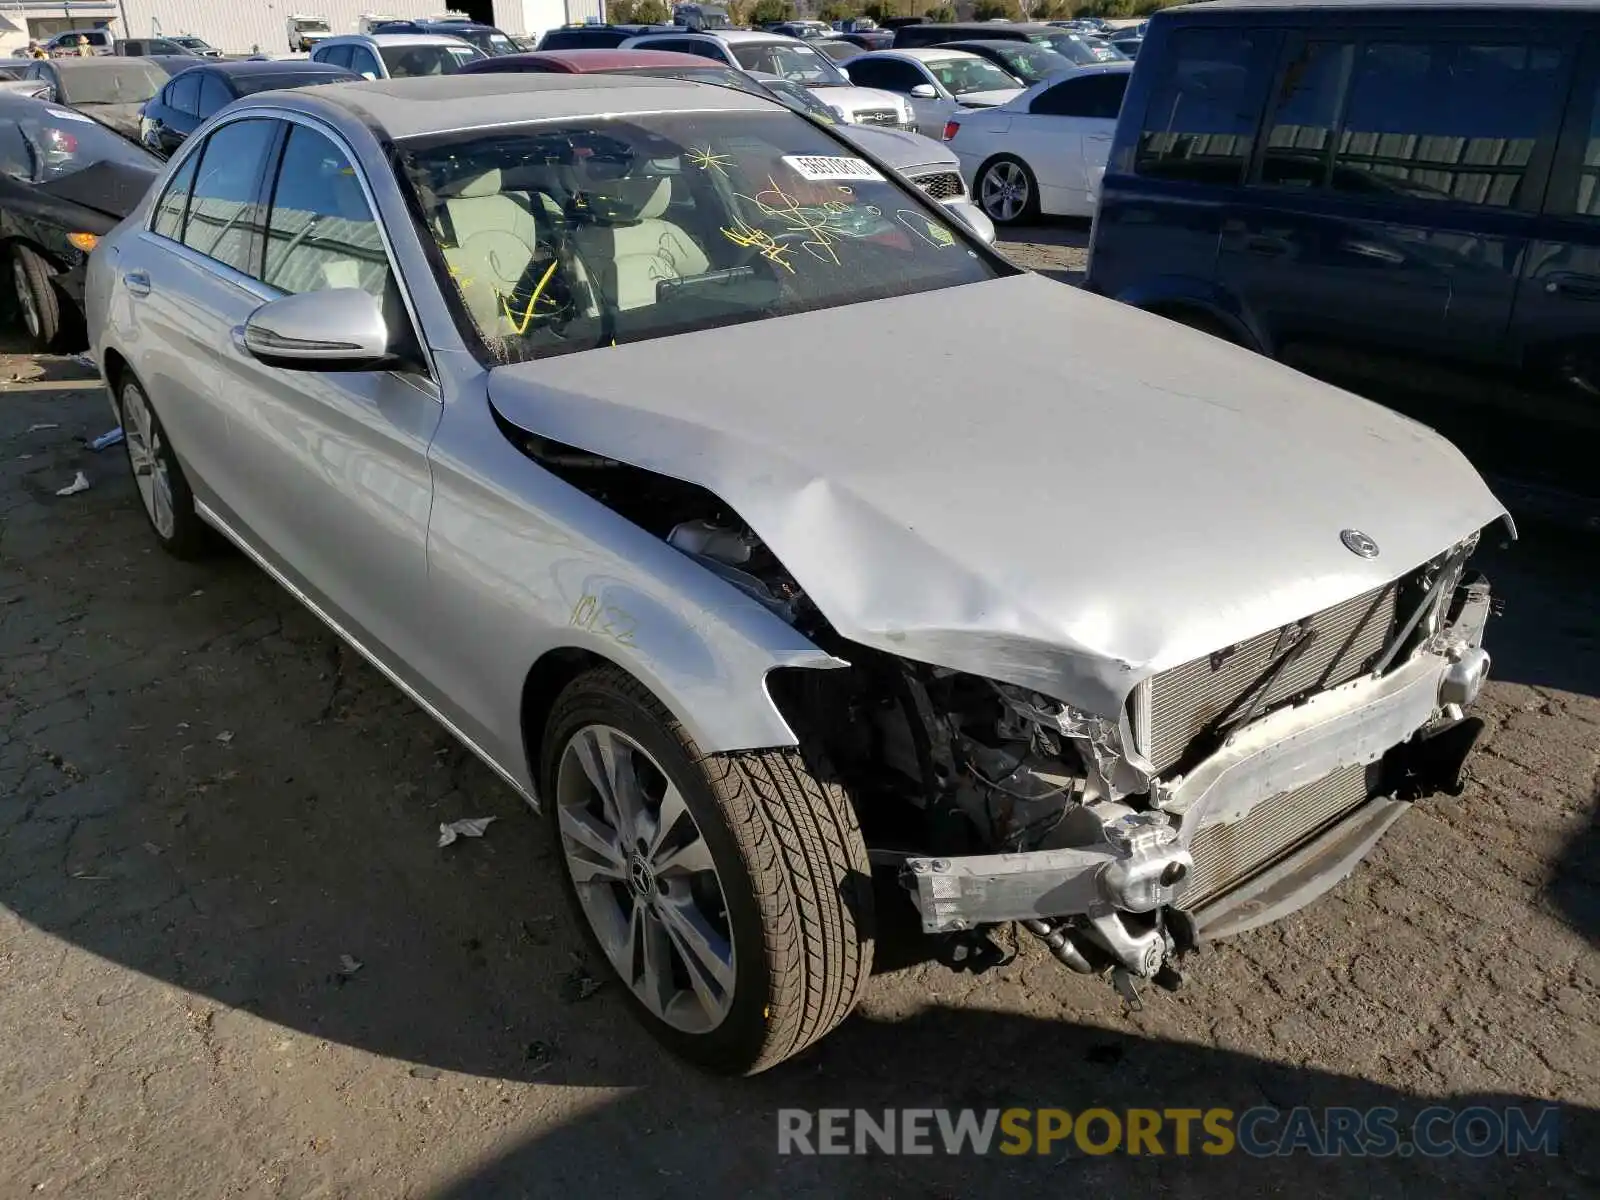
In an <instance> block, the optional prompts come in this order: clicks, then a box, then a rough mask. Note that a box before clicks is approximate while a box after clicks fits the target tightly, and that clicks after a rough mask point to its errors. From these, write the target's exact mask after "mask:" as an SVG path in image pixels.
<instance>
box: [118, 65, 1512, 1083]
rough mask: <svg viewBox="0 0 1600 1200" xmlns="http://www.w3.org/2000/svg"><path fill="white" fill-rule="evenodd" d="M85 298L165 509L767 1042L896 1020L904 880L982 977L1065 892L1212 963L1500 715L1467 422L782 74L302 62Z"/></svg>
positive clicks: (1486, 521) (679, 1045) (1079, 945)
mask: <svg viewBox="0 0 1600 1200" xmlns="http://www.w3.org/2000/svg"><path fill="white" fill-rule="evenodd" d="M87 293H88V295H87V311H88V317H89V323H90V327H91V335H92V341H93V346H94V353H95V355H96V356H97V358H98V361H99V363H100V366H101V369H102V370H103V372H104V376H105V380H106V383H107V385H108V387H109V388H110V391H111V395H112V397H113V400H114V403H115V406H116V409H117V413H118V416H119V418H120V419H121V421H122V423H123V425H124V427H125V428H126V430H127V449H128V460H129V463H130V465H131V467H132V470H133V474H134V476H135V478H136V480H137V483H138V488H139V494H140V496H141V497H142V499H143V502H144V507H145V509H146V512H147V513H148V515H149V518H150V524H151V526H152V527H153V529H154V531H155V536H156V537H157V539H158V540H159V541H160V542H161V544H162V545H163V546H165V547H166V548H167V549H168V550H170V551H171V552H172V553H173V554H175V555H178V556H180V557H191V556H197V555H200V554H203V553H205V552H206V551H207V550H208V549H210V548H211V546H212V544H213V541H214V537H213V535H214V534H215V533H216V532H218V531H220V533H222V534H223V535H225V536H226V538H227V539H229V540H231V541H232V542H233V543H235V544H236V545H237V546H239V547H240V548H241V549H242V550H243V551H244V552H245V553H247V554H248V555H250V556H251V557H252V558H254V559H255V560H256V561H257V562H259V563H260V564H261V566H262V567H263V568H264V569H265V570H266V571H267V572H268V573H269V574H271V575H272V576H273V577H274V578H276V579H277V580H278V581H279V582H280V583H282V584H283V585H284V586H285V587H287V588H288V589H289V590H290V591H291V592H292V593H293V594H294V595H295V596H296V597H297V598H298V599H300V600H301V601H302V602H303V603H304V604H306V605H307V606H308V607H309V608H310V609H311V610H312V611H313V612H315V613H316V614H317V615H318V616H319V617H321V618H322V619H323V620H324V621H326V622H327V623H328V624H329V626H331V627H332V628H333V629H334V630H336V631H337V632H338V633H339V634H340V635H342V636H343V637H345V638H346V639H348V640H349V641H350V642H351V643H352V644H353V645H354V646H355V647H356V648H357V649H358V650H360V651H361V652H362V653H363V654H364V655H366V656H367V657H368V658H369V659H370V660H371V661H372V662H373V663H374V664H375V665H376V666H377V667H378V669H379V670H381V671H382V672H383V673H384V674H385V675H387V676H388V677H389V678H391V679H392V680H393V681H394V682H395V683H396V684H397V685H398V686H399V687H401V688H403V689H404V690H405V691H406V692H407V693H408V694H410V695H411V696H412V697H413V698H414V699H415V700H416V701H417V702H418V703H419V704H420V705H422V706H423V707H424V708H425V709H427V710H428V711H429V712H430V713H431V714H432V715H433V716H434V717H436V718H437V719H438V720H439V721H440V722H441V723H443V724H444V725H445V726H446V727H447V728H448V729H449V730H450V731H451V732H452V733H454V734H455V735H456V736H457V737H459V738H460V739H461V741H462V742H463V743H465V744H466V745H467V746H468V747H469V748H470V749H472V750H473V751H474V752H476V753H477V754H478V755H479V756H481V757H482V758H483V759H484V761H485V762H487V763H488V764H489V765H490V766H491V767H493V768H494V769H495V770H496V771H497V772H499V774H500V775H501V776H503V777H504V778H505V780H506V782H507V783H508V784H509V785H510V786H511V787H513V788H515V789H516V790H517V791H518V792H520V793H521V794H522V795H523V796H524V797H526V798H527V799H528V801H529V802H530V803H532V802H535V801H537V802H538V804H539V805H540V806H542V811H543V813H544V815H545V817H546V818H547V820H548V822H549V827H550V830H551V835H552V837H553V838H554V839H555V840H556V842H557V843H558V844H559V846H560V848H561V850H562V854H561V862H562V863H563V864H564V867H563V871H564V879H565V884H566V885H567V887H568V889H569V891H570V893H571V896H572V899H573V901H574V904H575V907H576V910H577V912H578V913H579V914H581V919H582V921H583V924H584V926H585V928H586V930H587V933H588V935H589V936H591V937H592V940H593V943H594V946H595V947H596V950H597V952H598V953H600V954H602V955H603V956H604V958H605V959H606V961H607V962H609V964H610V966H611V968H612V969H613V970H614V971H615V972H616V974H617V976H618V977H619V978H620V980H621V981H622V984H623V985H624V988H623V991H624V992H625V994H626V995H627V996H628V998H629V1002H630V1003H631V1004H632V1006H633V1007H634V1008H635V1009H636V1010H637V1012H638V1014H639V1016H640V1018H641V1019H642V1020H643V1022H644V1023H645V1024H646V1025H647V1026H649V1027H650V1028H651V1029H652V1030H653V1031H654V1032H655V1033H656V1034H657V1035H658V1036H659V1037H660V1038H662V1039H663V1040H664V1041H665V1042H666V1043H667V1044H668V1045H670V1046H672V1047H673V1048H674V1049H676V1050H678V1051H679V1052H681V1053H683V1054H685V1055H687V1056H689V1057H691V1058H692V1059H694V1060H696V1061H698V1062H701V1063H704V1064H707V1065H709V1066H713V1067H715V1068H717V1069H721V1070H727V1071H743V1072H750V1071H756V1070H760V1069H762V1068H764V1067H767V1066H770V1065H772V1064H773V1063H776V1062H778V1061H780V1060H782V1059H784V1058H786V1057H788V1056H790V1055H793V1054H795V1053H797V1052H798V1051H800V1050H802V1049H803V1048H805V1047H806V1046H807V1045H809V1044H810V1043H812V1042H814V1041H815V1040H816V1039H818V1038H820V1037H821V1036H822V1035H824V1034H825V1033H827V1032H828V1030H830V1029H831V1028H833V1027H834V1026H835V1025H836V1024H837V1023H838V1022H839V1021H841V1020H843V1019H844V1017H845V1015H846V1014H847V1013H848V1012H849V1011H850V1009H851V1006H852V1005H853V1004H854V1003H855V1001H856V999H857V997H858V996H859V995H860V994H861V991H862V989H863V987H864V986H865V983H866V980H867V978H868V975H869V973H870V969H871V964H872V953H873V932H872V931H873V927H874V905H875V903H880V902H883V901H884V899H885V896H887V899H888V900H889V901H895V893H894V892H893V891H892V890H890V891H887V892H886V893H884V892H882V889H879V890H875V889H874V888H873V886H872V882H873V881H872V873H873V870H874V868H875V867H877V868H881V869H882V871H883V879H884V880H886V881H887V882H888V884H889V887H890V888H891V889H892V888H893V886H894V883H895V881H896V880H898V882H899V884H900V885H901V888H902V892H901V895H902V896H903V899H900V900H898V901H895V902H899V903H908V904H911V905H914V906H915V908H916V910H917V911H918V912H919V913H920V917H921V921H922V925H923V928H924V929H925V930H926V931H928V933H929V934H931V935H937V937H938V939H939V942H938V944H939V945H940V946H941V947H942V949H943V951H944V952H945V953H946V954H947V956H948V958H949V960H950V961H952V962H960V963H962V964H963V965H964V966H969V967H970V966H973V965H981V964H983V963H985V962H987V961H988V956H987V954H986V951H987V949H989V948H990V947H989V945H988V944H987V943H986V941H985V939H986V930H988V929H990V928H992V927H994V926H995V925H997V924H1000V923H1004V922H1011V921H1018V922H1021V923H1022V924H1023V926H1024V927H1025V928H1026V929H1027V930H1028V931H1029V932H1030V933H1032V934H1034V935H1037V936H1038V937H1039V938H1041V939H1042V940H1043V941H1044V942H1045V944H1046V945H1048V947H1049V948H1050V951H1051V952H1052V953H1053V954H1054V955H1055V957H1056V958H1057V959H1059V960H1060V961H1061V962H1062V963H1063V964H1065V965H1066V966H1068V967H1070V968H1071V969H1074V970H1078V971H1084V972H1097V973H1104V974H1108V975H1110V976H1111V977H1112V978H1113V980H1114V981H1115V982H1116V983H1117V984H1118V985H1119V986H1120V987H1121V989H1122V990H1123V991H1124V992H1125V993H1127V992H1129V991H1130V990H1131V989H1133V988H1134V987H1135V986H1136V985H1137V982H1138V981H1140V980H1154V981H1155V982H1157V983H1160V984H1165V985H1168V986H1172V985H1175V984H1176V982H1177V979H1178V975H1177V972H1176V970H1175V968H1174V966H1173V962H1174V960H1175V959H1177V958H1178V957H1179V956H1181V955H1182V954H1183V953H1185V952H1186V951H1188V950H1190V949H1192V948H1194V947H1195V946H1196V945H1197V944H1199V943H1200V942H1201V941H1202V940H1204V939H1206V938H1211V937H1217V936H1222V935H1224V934H1228V933H1232V932H1237V931H1238V930H1241V929H1246V928H1249V927H1250V926H1252V925H1255V924H1259V923H1261V922H1263V921H1267V920H1271V919H1274V918H1276V917H1278V916H1281V915H1283V914H1285V913H1287V912H1291V911H1293V910H1294V909H1295V908H1297V907H1299V906H1301V905H1303V904H1305V903H1307V902H1308V901H1309V900H1310V899H1312V898H1313V897H1315V896H1317V895H1318V894H1320V893H1321V892H1323V891H1326V890H1327V889H1328V888H1329V887H1331V886H1332V885H1333V884H1334V883H1336V882H1337V881H1338V880H1339V879H1341V878H1343V877H1344V876H1345V875H1346V874H1348V872H1349V871H1350V870H1351V869H1352V867H1353V866H1354V865H1355V863H1356V862H1357V861H1358V860H1359V859H1360V858H1361V857H1362V855H1364V854H1365V853H1366V852H1367V851H1368V850H1369V849H1370V848H1371V847H1372V846H1373V844H1374V843H1375V842H1376V841H1377V840H1378V838H1379V837H1380V836H1381V834H1382V833H1383V831H1384V830H1385V829H1387V828H1388V826H1389V825H1390V824H1391V823H1392V822H1393V821H1394V820H1395V819H1396V818H1397V817H1398V816H1399V815H1400V814H1401V813H1402V812H1404V811H1405V809H1406V807H1407V805H1408V804H1409V803H1410V802H1411V801H1413V800H1415V799H1418V798H1420V797H1422V796H1425V795H1426V794H1428V793H1429V792H1431V791H1435V790H1438V789H1441V788H1450V787H1453V786H1455V785H1456V783H1457V780H1458V778H1459V773H1460V769H1461V764H1462V762H1463V760H1464V759H1465V757H1466V754H1467V752H1468V751H1469V750H1470V748H1471V745H1472V742H1473V740H1474V738H1475V735H1476V734H1475V730H1476V726H1475V722H1474V721H1473V719H1472V718H1470V717H1468V716H1467V715H1466V712H1465V710H1466V708H1467V707H1468V706H1469V705H1470V704H1471V703H1472V701H1473V700H1474V698H1475V697H1476V695H1477V693H1478V690H1479V688H1480V686H1481V685H1482V682H1483V679H1484V676H1485V673H1486V671H1487V669H1488V658H1487V656H1486V655H1485V654H1484V652H1483V650H1482V648H1481V645H1480V643H1481V640H1482V633H1483V627H1484V624H1485V622H1486V620H1487V617H1488V613H1489V603H1490V601H1489V592H1488V587H1487V584H1486V583H1485V582H1484V581H1483V580H1482V579H1481V578H1480V577H1479V576H1478V575H1476V574H1475V573H1473V572H1471V571H1470V570H1469V568H1468V563H1467V559H1468V556H1469V554H1470V553H1471V551H1472V550H1473V548H1474V546H1475V544H1476V542H1477V540H1478V538H1479V536H1480V534H1481V533H1482V531H1484V530H1485V529H1486V528H1489V527H1492V526H1494V525H1496V524H1497V523H1499V522H1501V521H1505V522H1506V523H1507V525H1509V518H1507V517H1506V514H1505V512H1504V510H1503V509H1502V507H1501V506H1500V504H1499V503H1498V502H1497V501H1496V499H1495V498H1494V496H1493V495H1492V494H1491V493H1490V492H1489V490H1488V489H1487V488H1486V487H1485V485H1484V483H1483V482H1482V480H1481V479H1480V478H1479V477H1478V475H1477V474H1476V473H1475V472H1474V471H1473V469H1472V468H1471V467H1470V466H1469V465H1468V464H1467V462H1466V461H1465V460H1464V459H1463V458H1462V457H1461V455H1460V454H1459V453H1457V452H1456V451H1455V450H1454V449H1453V448H1452V447H1451V446H1449V445H1448V444H1447V443H1445V442H1444V441H1442V440H1441V439H1440V438H1439V437H1437V436H1436V435H1434V434H1433V433H1431V432H1430V431H1429V430H1427V429H1425V428H1423V427H1421V426H1419V425H1416V424H1414V423H1412V422H1410V421H1407V420H1405V419H1403V418H1401V417H1398V416H1396V415H1394V414H1392V413H1390V412H1388V411H1387V410H1385V409H1382V408H1379V407H1377V406H1375V405H1372V404H1369V403H1366V402H1364V401H1361V400H1358V399H1356V398H1354V397H1351V396H1349V395H1346V394H1345V393H1342V392H1339V391H1336V390H1333V389H1331V388H1328V387H1326V386H1323V385H1321V384H1318V383H1316V382H1313V381H1312V380H1310V379H1307V378H1306V377H1304V376H1301V375H1298V374H1296V373H1294V372H1292V371H1290V370H1288V369H1286V368H1284V367H1282V366H1280V365H1277V364H1275V363H1272V362H1269V361H1267V360H1265V359H1262V358H1259V357H1257V356H1255V355H1253V354H1250V353H1247V352H1245V351H1242V350H1239V349H1237V348H1234V347H1231V346H1228V345H1225V344H1223V343H1222V342H1220V341H1217V340H1214V339H1211V338H1208V337H1206V336H1205V335H1203V334H1200V333H1197V332H1195V331H1192V330H1187V329H1183V328H1180V327H1177V326H1173V325H1169V324H1167V323H1165V322H1162V321H1160V320H1159V319H1158V318H1154V317H1150V316H1147V315H1144V314H1141V313H1139V312H1137V311H1135V310H1133V309H1130V308H1127V307H1124V306H1122V305H1118V304H1113V303H1111V302H1108V301H1102V300H1100V299H1097V298H1095V297H1093V296H1088V295H1085V294H1083V293H1081V292H1078V291H1076V290H1074V289H1071V288H1068V287H1065V286H1063V285H1060V284H1056V283H1053V282H1051V281H1049V280H1047V279H1044V278H1041V277H1039V276H1036V275H1030V274H1027V273H1025V272H1022V271H1020V270H1018V269H1016V268H1015V267H1013V266H1011V265H1009V264H1008V263H1007V262H1006V261H1005V260H1004V259H1002V258H1000V257H998V256H996V255H995V254H994V253H993V252H992V251H990V250H989V249H988V248H987V247H986V246H985V245H984V244H983V243H982V242H981V241H980V240H978V239H977V238H975V237H974V236H973V235H972V234H971V232H970V231H969V230H967V229H966V228H964V227H963V226H962V225H961V223H960V222H959V221H956V220H955V219H953V218H952V216H951V215H950V214H949V213H948V212H947V211H946V210H945V209H943V208H941V207H939V206H938V205H937V204H935V203H934V202H933V201H932V200H930V199H929V198H928V197H927V196H926V195H924V194H923V193H922V192H920V191H919V190H918V189H916V188H915V187H913V186H911V185H909V184H907V183H906V182H905V181H903V180H901V179H898V178H895V177H893V176H892V174H886V173H885V172H884V171H883V170H881V169H880V165H875V164H874V162H873V161H872V160H871V159H870V157H869V158H863V157H862V152H861V151H859V150H857V149H856V148H854V147H852V146H850V145H849V144H848V143H846V142H843V141H841V140H839V139H838V138H837V137H836V136H835V135H834V134H833V133H832V132H830V131H829V130H827V129H825V128H823V127H820V126H819V125H817V124H815V123H812V122H809V121H807V120H805V119H803V118H801V117H799V116H797V115H795V114H794V113H792V112H789V111H788V110H786V109H785V108H783V107H782V106H781V105H778V104H776V103H774V102H772V101H770V100H766V99H763V98H761V97H757V96H753V95H749V94H745V93H741V92H739V91H734V90H729V89H726V88H716V87H708V86H705V85H701V84H695V83H688V82H681V81H673V80H655V79H638V80H633V81H630V82H627V83H625V84H619V81H618V80H616V79H614V78H610V79H605V80H603V81H599V82H596V81H593V80H591V79H589V78H586V77H584V76H571V75H537V76H517V75H482V76H469V77H454V78H451V77H444V78H435V79H426V80H404V81H398V82H389V81H385V82H375V83H363V84H341V85H338V86H337V87H327V88H310V89H306V90H304V91H298V92H293V93H268V94H263V95H258V96H255V97H251V98H249V99H248V100H245V101H241V102H239V103H236V104H234V105H232V106H230V107H229V108H227V109H226V110H224V111H223V112H222V113H221V114H219V115H218V116H217V117H215V118H213V120H212V121H211V122H210V123H209V124H208V125H206V126H203V127H202V128H201V129H200V130H199V131H198V132H197V133H196V134H195V135H194V136H193V137H191V138H190V139H189V141H188V142H187V143H186V144H185V146H184V147H183V149H182V150H181V151H180V152H179V154H178V155H177V156H176V157H175V158H174V159H173V161H172V162H171V163H170V164H169V166H168V168H167V171H166V173H165V175H164V176H163V178H162V180H161V181H160V182H158V184H157V185H156V186H155V188H154V189H153V190H152V192H151V194H150V196H149V197H148V198H147V199H146V200H145V202H144V203H143V205H142V206H141V207H140V208H139V209H138V210H137V211H135V213H134V214H133V215H132V216H131V217H129V219H128V220H127V221H126V222H124V223H123V224H122V225H121V226H120V227H119V228H118V229H117V230H116V231H115V232H114V233H112V234H111V235H109V236H108V237H107V238H105V239H104V240H103V241H102V243H101V245H100V247H99V249H98V250H96V251H95V253H94V255H93V257H92V259H91V262H90V267H89V274H88V284H87ZM817 345H826V346H828V347H829V355H828V359H827V361H826V362H825V363H824V362H822V361H819V360H818V359H817V358H816V356H815V352H814V350H813V349H812V348H813V347H815V346H817ZM1118 345H1126V346H1136V347H1137V348H1138V352H1137V353H1130V354H1107V353H1105V350H1106V347H1108V346H1118Z"/></svg>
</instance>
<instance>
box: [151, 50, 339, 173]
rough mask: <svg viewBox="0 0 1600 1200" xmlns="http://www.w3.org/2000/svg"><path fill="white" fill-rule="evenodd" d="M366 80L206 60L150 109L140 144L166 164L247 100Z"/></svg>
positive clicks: (286, 65) (296, 64)
mask: <svg viewBox="0 0 1600 1200" xmlns="http://www.w3.org/2000/svg"><path fill="white" fill-rule="evenodd" d="M360 78H361V76H359V75H357V74H356V73H355V72H354V71H347V70H346V69H345V68H343V67H335V66H332V65H330V64H328V63H316V62H303V61H300V60H298V59H285V60H283V61H280V62H272V61H265V62H264V61H259V60H256V59H244V60H241V61H239V62H211V61H205V60H202V61H201V62H200V64H199V65H198V66H194V67H190V68H189V69H188V70H187V71H183V72H181V73H179V74H177V75H174V76H173V77H172V79H171V80H170V81H169V82H168V83H167V85H166V87H164V88H162V89H161V91H160V92H159V93H157V95H156V96H155V97H154V98H153V99H152V100H151V101H150V103H148V104H146V105H145V106H144V114H143V116H142V118H141V119H140V122H139V140H140V141H141V142H142V143H144V145H145V146H146V147H147V148H149V149H150V150H153V151H154V152H155V153H157V154H159V155H161V156H162V157H163V158H166V157H168V156H170V155H171V154H172V152H173V151H174V150H176V149H177V148H178V147H179V146H181V145H182V144H183V140H184V138H186V137H188V136H189V135H190V134H191V133H193V132H194V131H195V130H196V129H198V128H199V127H200V124H201V123H202V122H203V121H205V120H206V119H207V118H209V117H210V116H211V114H212V113H215V112H217V111H218V110H219V109H223V108H226V107H227V106H228V105H230V104H232V103H233V102H234V101H235V100H237V99H239V98H240V97H241V96H251V95H254V94H255V93H256V92H270V91H273V90H275V89H278V88H297V87H311V86H312V85H314V84H319V83H351V82H356V81H359V80H360Z"/></svg>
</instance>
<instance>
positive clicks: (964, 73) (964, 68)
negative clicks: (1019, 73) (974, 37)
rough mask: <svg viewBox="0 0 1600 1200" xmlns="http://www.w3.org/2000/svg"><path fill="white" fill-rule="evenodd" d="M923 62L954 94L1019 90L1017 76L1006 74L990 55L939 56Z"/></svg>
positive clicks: (946, 89) (947, 89)
mask: <svg viewBox="0 0 1600 1200" xmlns="http://www.w3.org/2000/svg"><path fill="white" fill-rule="evenodd" d="M922 65H923V66H925V67H927V68H928V70H929V71H931V72H933V77H934V78H935V79H937V80H938V81H939V83H940V84H941V85H942V86H943V87H944V90H945V91H947V92H949V93H950V94H951V95H952V96H965V95H968V94H970V93H972V92H998V91H1013V92H1014V91H1016V90H1017V80H1016V77H1015V76H1012V75H1008V74H1006V72H1005V71H1004V70H1003V69H1002V68H1000V67H997V66H995V65H994V63H992V62H990V61H989V60H988V59H987V58H978V57H976V56H973V57H971V58H936V59H934V60H933V61H932V62H924V63H923V64H922Z"/></svg>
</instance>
